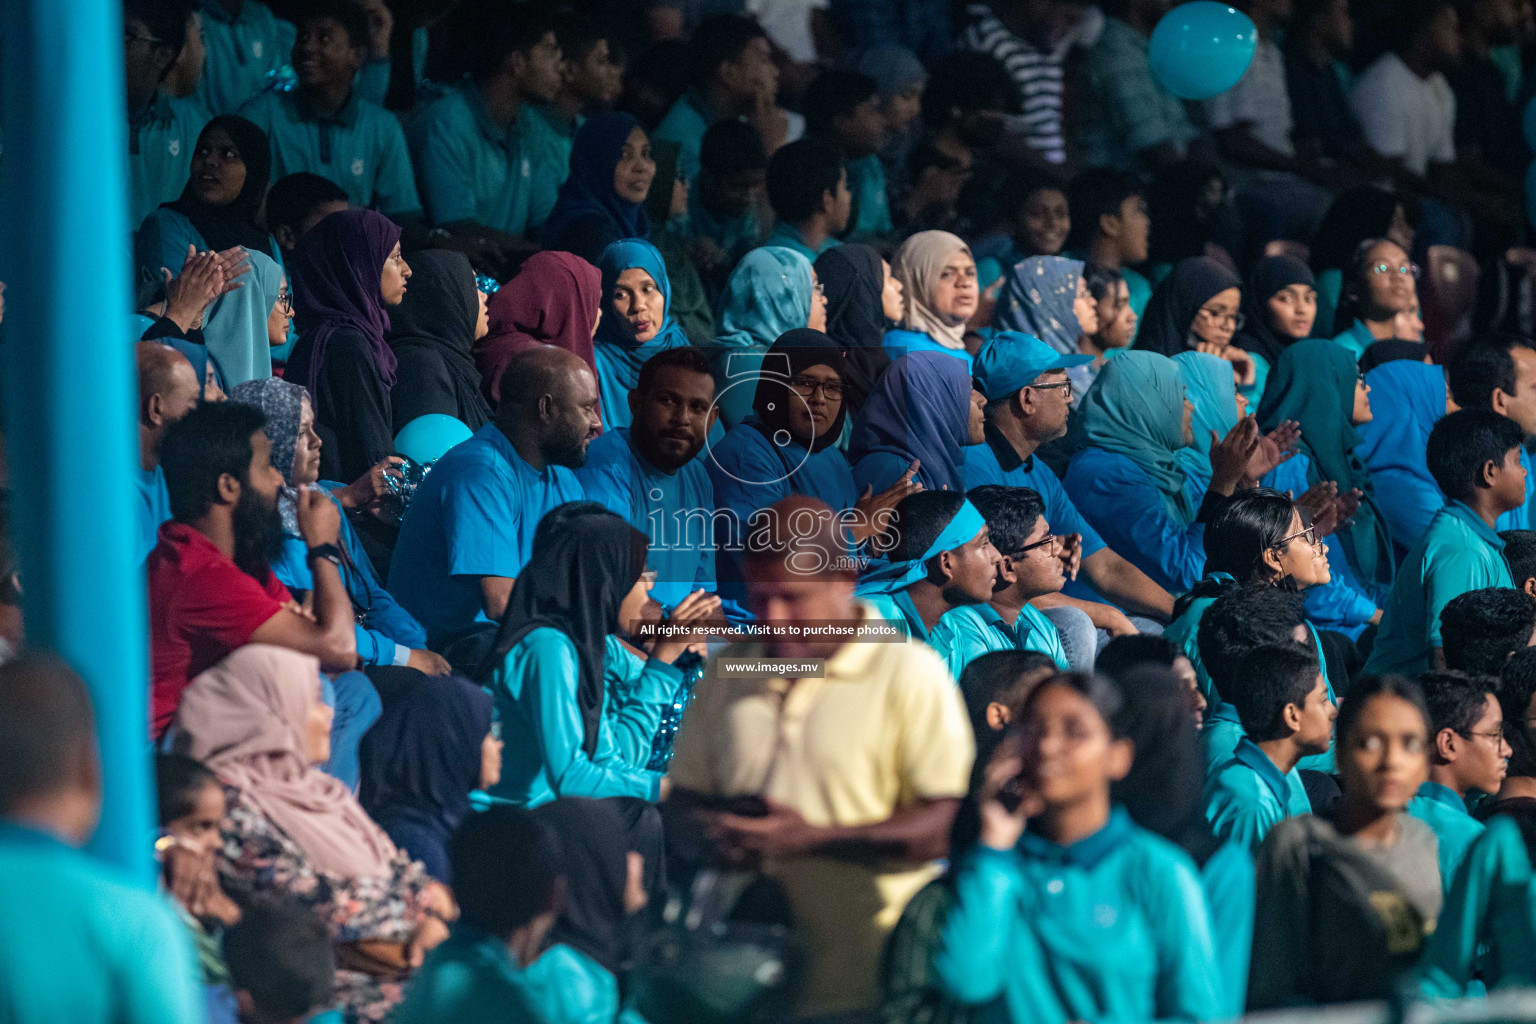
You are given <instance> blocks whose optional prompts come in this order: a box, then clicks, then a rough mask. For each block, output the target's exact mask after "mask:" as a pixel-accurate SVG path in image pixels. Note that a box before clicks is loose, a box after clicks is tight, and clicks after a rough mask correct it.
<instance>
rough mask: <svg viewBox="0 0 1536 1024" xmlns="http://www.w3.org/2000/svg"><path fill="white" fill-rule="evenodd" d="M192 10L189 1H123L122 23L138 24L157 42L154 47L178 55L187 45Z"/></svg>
mask: <svg viewBox="0 0 1536 1024" xmlns="http://www.w3.org/2000/svg"><path fill="white" fill-rule="evenodd" d="M192 9H193V8H192V3H191V0H123V23H124V24H125V25H126V24H127V23H128V22H132V21H137V22H139V23H140V24H142V25H143V26H144V28H145V29H147V30H148V31H149V34H150V35H152V36H154V37H155V38H156V39H158V40H159V42H158V43H156V44H155V45H156V46H161V47H164V48H165V49H167V50H174V51H175V52H177V53H178V54H179V53H180V52H181V50H182V47H184V46H186V45H187V21H188V19H190V18H191V17H192ZM166 70H167V71H169V70H170V69H169V68H167V69H166Z"/></svg>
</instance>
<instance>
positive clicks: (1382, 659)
mask: <svg viewBox="0 0 1536 1024" xmlns="http://www.w3.org/2000/svg"><path fill="white" fill-rule="evenodd" d="M1514 585H1515V583H1514V580H1512V579H1511V578H1510V575H1509V563H1507V562H1506V561H1505V560H1504V542H1503V541H1502V540H1500V539H1499V535H1498V534H1497V533H1495V532H1494V531H1493V528H1492V527H1490V526H1489V525H1488V524H1487V523H1485V522H1483V520H1482V517H1481V516H1479V515H1478V514H1477V513H1476V512H1474V511H1472V509H1471V508H1469V507H1468V506H1466V505H1464V504H1462V503H1461V502H1459V501H1452V502H1448V503H1447V504H1446V505H1445V507H1444V508H1442V509H1441V510H1440V511H1438V512H1436V513H1435V517H1434V518H1433V519H1431V520H1430V521H1429V526H1428V527H1427V528H1425V530H1424V534H1423V536H1421V537H1420V538H1419V539H1418V542H1417V543H1415V544H1414V545H1413V547H1411V548H1409V549H1408V555H1407V557H1405V558H1404V559H1403V563H1402V565H1400V566H1399V567H1398V570H1397V579H1396V580H1395V581H1393V583H1392V593H1391V595H1390V596H1389V597H1388V598H1387V607H1386V610H1385V612H1384V614H1383V615H1382V617H1381V628H1380V630H1379V631H1378V632H1377V634H1376V647H1375V649H1374V650H1372V651H1371V657H1370V660H1369V661H1367V662H1366V664H1365V671H1366V672H1367V673H1369V674H1371V675H1385V674H1386V673H1389V672H1392V673H1398V674H1401V675H1406V676H1416V675H1419V674H1420V673H1422V672H1427V671H1429V664H1430V662H1429V652H1430V649H1431V648H1433V647H1439V646H1441V643H1440V613H1441V611H1443V610H1444V609H1445V606H1446V605H1447V604H1448V603H1449V602H1450V600H1451V599H1452V598H1454V597H1457V596H1458V595H1461V594H1465V593H1466V592H1467V591H1469V590H1481V589H1483V588H1484V587H1513V586H1514Z"/></svg>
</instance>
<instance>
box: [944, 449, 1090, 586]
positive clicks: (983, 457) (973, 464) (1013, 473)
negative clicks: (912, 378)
mask: <svg viewBox="0 0 1536 1024" xmlns="http://www.w3.org/2000/svg"><path fill="white" fill-rule="evenodd" d="M964 453H965V461H964V462H963V463H962V467H961V470H962V472H963V473H964V475H965V489H966V490H970V489H971V488H973V487H981V486H984V485H986V484H1001V485H1002V486H1004V487H1028V488H1029V489H1030V490H1032V491H1034V492H1035V493H1036V494H1038V495H1040V500H1041V501H1042V502H1044V503H1045V521H1046V522H1048V523H1050V524H1051V532H1052V533H1054V534H1056V535H1057V536H1064V535H1066V534H1069V533H1076V534H1081V535H1082V538H1083V557H1084V558H1088V557H1089V556H1090V555H1095V554H1098V553H1099V552H1100V551H1101V550H1103V549H1104V546H1105V545H1104V538H1102V537H1100V536H1099V533H1098V531H1097V530H1095V529H1094V528H1093V527H1092V526H1090V525H1088V520H1086V519H1084V518H1083V516H1082V513H1080V512H1078V510H1077V506H1076V505H1074V504H1072V499H1071V498H1069V497H1067V492H1066V489H1065V488H1064V487H1062V486H1061V480H1060V478H1058V477H1057V476H1056V474H1055V473H1053V472H1051V467H1049V466H1047V465H1046V464H1045V463H1044V462H1041V461H1040V460H1039V459H1037V458H1035V457H1034V455H1030V457H1029V458H1027V459H1021V458H1019V453H1018V451H1017V450H1015V449H1014V447H1013V442H1012V441H1010V440H1008V439H1007V438H1006V437H1004V436H1003V435H1002V433H1001V432H1000V431H999V430H998V429H997V428H996V427H994V426H993V425H992V424H991V423H988V424H987V439H986V440H985V441H984V442H983V443H981V444H973V445H970V446H969V447H967V448H965V449H964Z"/></svg>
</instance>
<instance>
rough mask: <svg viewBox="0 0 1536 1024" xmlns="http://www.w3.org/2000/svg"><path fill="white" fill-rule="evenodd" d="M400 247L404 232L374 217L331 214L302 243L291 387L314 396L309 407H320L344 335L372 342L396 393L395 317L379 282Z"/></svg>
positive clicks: (295, 261) (293, 264) (297, 253)
mask: <svg viewBox="0 0 1536 1024" xmlns="http://www.w3.org/2000/svg"><path fill="white" fill-rule="evenodd" d="M399 241H400V228H399V226H398V225H396V224H395V223H394V222H393V221H391V220H390V219H389V218H388V217H385V216H384V215H383V214H380V213H375V212H374V211H372V210H342V211H340V212H338V213H333V214H331V215H330V216H329V217H326V218H325V219H324V220H322V221H321V222H320V223H318V224H316V225H315V226H314V227H313V228H311V229H310V230H309V231H308V232H307V233H306V234H305V235H304V236H303V237H301V238H300V239H299V244H298V247H297V248H295V249H294V251H293V258H292V259H291V260H290V261H289V263H288V267H289V270H290V272H291V273H292V275H293V312H294V317H295V318H296V319H297V320H298V326H299V343H298V345H296V346H295V347H294V350H293V357H292V358H291V359H290V360H289V362H288V370H287V373H286V379H288V380H291V381H292V382H293V383H295V384H298V385H301V386H303V387H305V388H308V389H309V394H310V399H311V400H317V399H318V395H317V394H316V381H318V380H319V379H320V377H321V373H322V371H323V370H324V368H325V356H326V350H327V349H328V348H329V347H330V342H331V338H332V337H334V336H335V334H336V332H337V331H338V330H341V329H343V328H349V329H351V330H354V331H356V332H358V333H359V334H361V335H362V336H363V337H364V338H366V339H367V340H368V347H369V350H370V355H371V362H372V363H373V368H374V370H375V371H376V372H377V373H378V375H379V380H381V381H382V382H383V384H384V389H385V390H386V391H388V390H389V389H391V388H393V387H394V386H395V365H396V363H395V353H394V350H393V349H391V348H390V347H389V344H388V342H386V341H385V340H384V333H385V332H386V331H388V330H389V314H388V313H386V312H385V311H384V296H383V295H382V294H381V293H380V291H379V278H380V277H381V276H382V275H383V273H384V263H385V261H386V260H388V259H389V254H390V252H392V251H393V250H394V248H395V245H396V243H398V242H399ZM316 411H317V412H318V406H317V410H316Z"/></svg>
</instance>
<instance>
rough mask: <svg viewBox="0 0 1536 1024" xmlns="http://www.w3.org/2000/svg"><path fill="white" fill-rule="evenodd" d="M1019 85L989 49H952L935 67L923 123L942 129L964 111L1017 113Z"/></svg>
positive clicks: (925, 94)
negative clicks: (960, 50) (962, 51)
mask: <svg viewBox="0 0 1536 1024" xmlns="http://www.w3.org/2000/svg"><path fill="white" fill-rule="evenodd" d="M1018 106H1019V87H1018V86H1017V85H1016V84H1015V83H1014V81H1013V78H1012V76H1010V75H1009V74H1008V69H1007V68H1005V67H1004V66H1003V64H1002V62H1001V61H999V60H998V59H997V58H996V57H993V56H992V55H991V54H988V53H975V52H971V51H966V52H964V53H951V54H950V55H949V56H947V57H945V58H944V59H943V60H941V61H939V63H938V65H937V66H936V67H934V68H933V72H932V74H930V75H929V76H928V85H927V87H926V88H925V89H924V90H923V100H922V116H923V124H925V125H927V126H928V127H929V128H931V129H940V128H943V127H945V126H946V125H948V124H949V123H950V120H951V118H952V117H953V116H954V115H953V112H954V111H956V110H958V111H960V112H961V114H962V115H963V114H965V113H974V112H976V111H981V110H1001V111H1004V112H1005V113H1017V112H1018Z"/></svg>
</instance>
